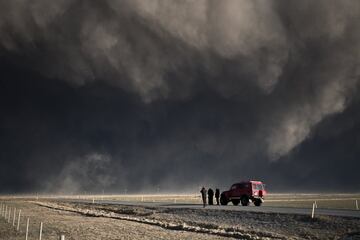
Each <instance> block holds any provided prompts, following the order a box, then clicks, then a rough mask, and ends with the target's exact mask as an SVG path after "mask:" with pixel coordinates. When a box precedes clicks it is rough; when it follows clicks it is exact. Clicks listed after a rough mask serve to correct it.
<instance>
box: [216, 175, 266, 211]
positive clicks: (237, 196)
mask: <svg viewBox="0 0 360 240" xmlns="http://www.w3.org/2000/svg"><path fill="white" fill-rule="evenodd" d="M265 196H266V191H265V184H263V183H262V182H260V181H245V182H239V183H235V184H233V185H232V186H231V188H230V190H228V191H224V192H222V193H221V195H220V203H221V205H227V204H228V203H229V202H230V201H231V202H232V203H233V204H234V205H235V206H237V205H239V203H240V202H241V205H243V206H248V205H249V203H250V201H251V202H253V203H254V205H255V206H261V204H262V203H263V202H264V197H265Z"/></svg>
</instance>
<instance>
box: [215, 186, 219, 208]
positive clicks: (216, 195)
mask: <svg viewBox="0 0 360 240" xmlns="http://www.w3.org/2000/svg"><path fill="white" fill-rule="evenodd" d="M219 198H220V190H219V189H218V188H217V189H216V190H215V199H216V205H219Z"/></svg>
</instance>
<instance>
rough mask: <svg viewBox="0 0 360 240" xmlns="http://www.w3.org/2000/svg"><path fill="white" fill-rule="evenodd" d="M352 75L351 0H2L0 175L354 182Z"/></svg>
mask: <svg viewBox="0 0 360 240" xmlns="http://www.w3.org/2000/svg"><path fill="white" fill-rule="evenodd" d="M359 90H360V1H358V0H342V1H338V0H323V1H321V0H318V1H304V0H303V1H297V0H296V1H295V0H294V1H271V0H248V1H246V0H223V1H212V0H194V1H185V0H182V1H168V0H149V1H142V0H129V1H127V0H123V1H116V0H104V1H95V0H94V1H91V0H89V1H81V0H57V1H48V0H34V1H27V0H16V1H2V0H0V111H1V115H0V161H1V167H0V191H1V192H9V193H14V192H16V193H20V192H59V193H60V192H66V193H72V192H74V193H75V192H84V191H86V192H100V191H102V190H103V189H104V190H105V191H107V192H124V191H127V192H141V191H148V192H151V191H158V190H160V191H194V192H197V191H198V188H199V187H200V186H202V185H205V186H206V187H220V188H221V190H224V188H227V187H229V186H230V185H231V184H232V183H233V182H236V181H240V180H246V179H254V180H255V179H256V180H262V181H264V182H265V183H266V184H267V188H268V190H269V191H273V192H279V191H301V192H310V191H331V192H335V191H340V192H343V191H347V192H354V191H356V192H358V191H359V189H360V174H359V169H360V161H359V157H360V92H359ZM125 189H126V190H125Z"/></svg>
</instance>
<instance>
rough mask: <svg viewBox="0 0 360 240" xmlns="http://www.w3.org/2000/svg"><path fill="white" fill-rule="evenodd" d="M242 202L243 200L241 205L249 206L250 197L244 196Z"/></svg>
mask: <svg viewBox="0 0 360 240" xmlns="http://www.w3.org/2000/svg"><path fill="white" fill-rule="evenodd" d="M240 200H241V205H243V206H249V197H248V196H242V197H241V199H240Z"/></svg>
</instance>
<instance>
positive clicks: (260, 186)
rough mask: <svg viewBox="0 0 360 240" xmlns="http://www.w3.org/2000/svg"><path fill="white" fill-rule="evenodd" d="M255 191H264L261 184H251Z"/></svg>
mask: <svg viewBox="0 0 360 240" xmlns="http://www.w3.org/2000/svg"><path fill="white" fill-rule="evenodd" d="M253 188H254V189H255V190H264V186H263V184H253Z"/></svg>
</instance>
